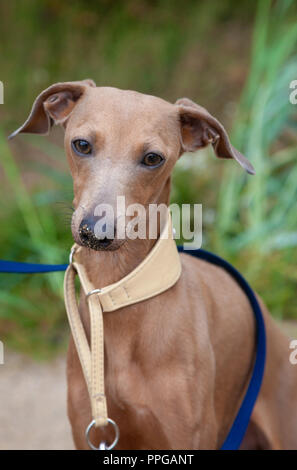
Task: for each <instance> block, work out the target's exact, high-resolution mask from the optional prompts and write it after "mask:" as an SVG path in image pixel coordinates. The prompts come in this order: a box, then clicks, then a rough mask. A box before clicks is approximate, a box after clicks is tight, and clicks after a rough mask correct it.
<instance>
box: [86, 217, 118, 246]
mask: <svg viewBox="0 0 297 470" xmlns="http://www.w3.org/2000/svg"><path fill="white" fill-rule="evenodd" d="M96 222H97V220H95V219H94V218H93V217H86V218H84V219H83V220H82V221H81V223H80V226H79V236H80V240H81V242H82V244H83V245H85V246H88V247H89V248H92V249H93V250H102V249H103V250H104V249H106V248H108V247H109V245H111V243H112V242H113V240H114V238H108V237H106V236H105V235H104V234H105V232H106V228H105V231H104V230H103V231H101V232H100V233H99V234H96V233H95V232H96V231H95V225H96ZM103 228H104V227H103ZM114 232H115V229H114ZM96 235H97V236H96ZM114 235H115V234H114Z"/></svg>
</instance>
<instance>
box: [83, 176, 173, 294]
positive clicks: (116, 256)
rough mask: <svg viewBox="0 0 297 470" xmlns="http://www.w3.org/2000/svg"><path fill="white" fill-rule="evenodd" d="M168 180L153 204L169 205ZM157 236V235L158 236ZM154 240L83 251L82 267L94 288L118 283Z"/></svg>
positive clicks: (138, 240)
mask: <svg viewBox="0 0 297 470" xmlns="http://www.w3.org/2000/svg"><path fill="white" fill-rule="evenodd" d="M169 197H170V179H168V181H167V182H166V184H165V186H164V188H163V190H162V192H161V194H160V195H159V197H158V199H157V201H156V202H155V204H166V205H167V206H168V205H169ZM158 235H159V234H158ZM155 243H156V239H148V238H146V239H143V240H142V239H139V238H137V239H135V240H129V239H128V240H127V241H126V242H125V243H124V244H123V245H122V246H121V247H120V248H119V249H118V250H116V251H107V250H106V251H103V250H102V251H94V250H91V249H89V248H83V250H84V266H85V269H86V271H87V274H88V276H89V279H90V281H91V282H92V284H93V285H94V286H95V288H96V289H97V288H102V287H105V286H107V285H109V284H112V283H114V282H117V281H119V280H120V279H122V278H123V277H125V276H126V275H127V274H129V273H130V272H131V271H133V270H134V269H135V268H136V267H137V266H138V265H139V264H140V263H141V262H142V261H143V260H144V259H145V257H146V256H147V255H148V253H149V252H150V251H151V249H152V248H153V246H154V244H155Z"/></svg>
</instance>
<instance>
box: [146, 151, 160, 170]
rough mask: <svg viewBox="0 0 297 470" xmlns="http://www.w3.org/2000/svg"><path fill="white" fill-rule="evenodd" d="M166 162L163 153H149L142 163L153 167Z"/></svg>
mask: <svg viewBox="0 0 297 470" xmlns="http://www.w3.org/2000/svg"><path fill="white" fill-rule="evenodd" d="M163 162H164V158H163V157H161V155H158V154H157V153H153V152H150V153H147V154H146V155H145V156H144V157H143V159H142V161H141V163H142V164H143V165H145V166H150V167H151V168H156V167H158V166H160V165H161V164H162V163H163Z"/></svg>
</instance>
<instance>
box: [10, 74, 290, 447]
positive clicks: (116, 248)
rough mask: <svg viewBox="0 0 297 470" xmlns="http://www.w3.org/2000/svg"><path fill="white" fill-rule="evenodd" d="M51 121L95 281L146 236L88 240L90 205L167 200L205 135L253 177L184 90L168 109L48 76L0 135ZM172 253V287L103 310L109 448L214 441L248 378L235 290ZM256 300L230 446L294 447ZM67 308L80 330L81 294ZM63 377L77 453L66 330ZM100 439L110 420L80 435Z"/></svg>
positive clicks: (82, 405)
mask: <svg viewBox="0 0 297 470" xmlns="http://www.w3.org/2000/svg"><path fill="white" fill-rule="evenodd" d="M53 123H61V124H63V126H64V127H65V148H66V153H67V156H68V160H69V165H70V170H71V173H72V176H73V182H74V194H75V197H74V207H75V212H74V215H73V220H72V232H73V237H74V239H75V241H76V242H77V243H78V244H80V245H83V246H85V248H84V249H85V268H86V270H87V273H88V276H89V279H90V280H91V282H92V283H93V285H94V286H95V287H96V288H100V287H104V286H106V285H108V284H110V283H113V282H115V281H118V280H119V279H121V278H122V277H124V276H125V275H127V274H128V273H129V272H130V271H132V270H133V269H134V268H135V267H136V266H137V265H138V264H139V263H140V262H141V261H142V260H143V259H144V258H145V257H146V255H147V254H148V252H149V251H150V250H151V248H152V246H153V244H154V243H155V240H148V239H146V240H140V239H136V240H130V239H127V240H124V242H123V241H119V240H116V239H115V240H112V239H108V238H106V237H105V238H104V237H101V238H100V237H99V238H98V237H97V238H96V237H95V236H94V233H93V232H94V208H95V207H96V205H98V204H100V203H108V204H111V205H113V206H115V202H116V197H117V196H119V195H124V196H125V197H126V202H127V204H131V203H135V202H137V203H141V204H143V205H144V206H146V207H147V206H148V204H149V203H158V204H160V203H165V204H168V203H169V193H170V175H171V171H172V169H173V167H174V164H175V163H176V161H177V159H178V158H179V157H180V156H181V155H182V153H183V152H185V151H195V150H197V149H199V148H201V147H204V146H206V145H207V144H209V143H211V144H212V145H213V147H214V150H215V152H216V155H217V156H218V157H223V158H234V159H235V160H237V161H238V162H239V163H240V164H241V165H242V166H243V167H244V168H245V169H246V170H247V171H248V172H250V173H253V168H252V166H251V165H250V164H249V162H248V161H247V160H246V159H245V158H244V157H243V156H242V155H241V154H240V153H239V152H238V151H237V150H236V149H234V148H233V147H232V145H231V144H230V142H229V139H228V136H227V134H226V132H225V130H224V128H223V127H222V126H221V124H220V123H219V122H218V121H217V120H216V119H215V118H213V117H212V116H211V115H210V114H209V113H208V112H207V111H206V110H205V109H203V108H201V107H200V106H198V105H196V104H195V103H193V102H192V101H190V100H188V99H181V100H179V101H177V103H175V104H174V105H173V104H170V103H168V102H166V101H163V100H162V99H159V98H156V97H153V96H148V95H143V94H140V93H137V92H134V91H123V90H118V89H115V88H107V87H104V88H103V87H98V88H97V87H96V86H95V84H94V82H92V81H91V80H85V81H82V82H69V83H58V84H55V85H53V86H51V87H50V88H48V89H47V90H45V91H44V92H42V93H41V94H40V95H39V97H38V98H37V100H36V101H35V103H34V106H33V109H32V113H31V114H30V116H29V118H28V120H27V121H26V122H25V124H24V125H23V126H22V127H21V128H20V129H18V130H17V131H16V132H15V133H14V134H13V135H16V134H17V133H19V132H32V133H40V134H42V133H47V132H48V130H49V128H50V126H51V125H52V124H53ZM111 222H113V221H111ZM88 248H93V249H91V250H89V249H88ZM181 256H182V275H181V278H180V279H179V281H178V282H177V283H176V284H175V285H174V287H172V288H171V289H169V290H167V291H166V292H164V293H162V294H160V295H157V296H155V297H153V298H151V299H149V300H145V301H142V302H140V303H138V304H135V305H131V306H129V307H125V308H121V309H119V310H117V311H115V312H113V313H107V314H104V334H105V383H106V395H107V403H108V411H109V417H110V418H113V419H114V420H115V421H116V422H117V423H118V425H119V427H120V430H121V437H120V441H119V445H118V446H117V448H119V449H217V448H220V446H221V445H222V443H223V441H224V439H225V437H226V435H227V433H228V430H229V429H230V426H231V425H232V422H233V420H234V418H235V415H236V412H237V410H238V408H239V406H240V404H241V400H242V398H243V395H244V393H245V390H246V387H247V384H248V381H249V378H250V373H251V370H252V366H253V361H254V357H255V324H254V316H253V312H252V311H251V308H250V304H249V302H248V300H247V297H246V295H245V294H244V292H243V291H242V290H241V289H240V287H239V286H238V285H237V284H236V282H235V281H234V280H233V279H232V278H231V277H230V276H229V275H228V274H227V273H226V272H225V271H224V270H223V269H221V268H219V267H215V266H213V265H211V264H209V263H207V262H204V261H202V260H197V259H195V258H192V257H191V256H188V255H186V254H183V255H181ZM261 305H262V308H263V313H264V317H265V323H266V330H267V340H268V346H267V363H266V370H265V377H264V382H263V385H262V389H261V393H260V395H259V397H258V400H257V403H256V406H255V408H254V412H253V415H252V418H251V421H250V425H249V428H248V431H247V433H246V436H245V439H244V442H243V445H242V447H243V448H248V449H257V448H261V449H284V448H286V449H292V448H297V407H296V406H295V405H294V404H295V403H296V400H295V398H294V392H295V390H296V387H297V374H296V371H295V370H294V367H293V366H292V365H291V364H290V362H289V340H288V339H287V338H286V337H285V336H284V335H283V334H282V333H281V332H280V331H279V329H278V328H277V326H276V325H275V323H274V322H273V321H272V319H271V318H270V316H269V314H268V312H267V310H266V308H265V306H264V305H263V304H261ZM80 311H81V316H82V319H83V322H84V326H85V329H86V331H87V334H89V316H88V311H87V307H86V300H85V298H84V297H83V296H82V297H81V306H80ZM67 376H68V411H69V418H70V421H71V425H72V431H73V437H74V441H75V445H76V447H77V448H78V449H85V448H88V446H87V444H86V440H85V435H84V433H85V429H86V426H87V425H88V424H89V422H90V421H91V410H90V403H89V397H88V392H87V388H86V385H85V381H84V377H83V374H82V370H81V366H80V363H79V360H78V356H77V353H76V349H75V347H74V343H73V341H72V339H71V340H70V345H69V352H68V371H67ZM102 439H103V440H107V441H111V440H112V439H113V435H112V430H110V429H109V427H107V429H106V431H105V432H103V431H101V430H96V431H94V434H92V440H93V442H97V443H99V442H100V441H101V440H102Z"/></svg>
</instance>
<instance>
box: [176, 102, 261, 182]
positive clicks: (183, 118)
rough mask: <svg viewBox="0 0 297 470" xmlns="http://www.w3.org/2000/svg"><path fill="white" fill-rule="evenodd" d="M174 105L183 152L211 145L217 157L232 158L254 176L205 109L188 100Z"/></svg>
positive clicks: (225, 134) (215, 120)
mask: <svg viewBox="0 0 297 470" xmlns="http://www.w3.org/2000/svg"><path fill="white" fill-rule="evenodd" d="M175 104H176V105H177V106H178V112H179V119H180V123H181V140H182V149H183V151H184V152H194V151H195V150H198V149H200V148H203V147H205V146H207V145H208V144H211V145H212V146H213V149H214V151H215V154H216V156H217V157H219V158H234V159H235V160H236V161H237V162H238V163H239V164H240V165H241V166H242V167H243V168H244V169H245V170H246V171H247V172H248V173H250V174H252V175H253V174H255V170H254V168H253V166H252V164H251V163H250V162H249V161H248V160H247V159H246V158H245V157H244V156H243V155H242V154H241V153H240V152H239V151H238V150H236V148H234V147H233V145H232V144H231V142H230V140H229V137H228V135H227V132H226V131H225V129H224V127H223V126H222V124H221V123H220V122H219V121H218V120H217V119H216V118H214V117H213V116H212V115H211V114H209V112H208V111H207V110H206V109H205V108H202V106H199V105H198V104H196V103H194V102H193V101H191V100H189V99H188V98H181V99H179V100H177V101H176V103H175Z"/></svg>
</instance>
